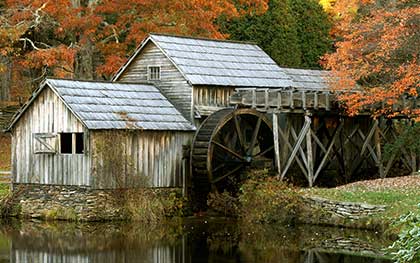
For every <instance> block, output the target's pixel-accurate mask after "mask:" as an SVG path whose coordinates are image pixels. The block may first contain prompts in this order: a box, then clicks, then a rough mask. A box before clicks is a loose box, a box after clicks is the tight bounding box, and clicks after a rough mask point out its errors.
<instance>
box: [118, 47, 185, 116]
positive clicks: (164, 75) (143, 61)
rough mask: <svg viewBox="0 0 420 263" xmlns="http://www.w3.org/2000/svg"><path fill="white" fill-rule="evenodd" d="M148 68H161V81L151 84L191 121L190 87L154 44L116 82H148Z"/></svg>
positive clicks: (145, 49) (145, 48)
mask: <svg viewBox="0 0 420 263" xmlns="http://www.w3.org/2000/svg"><path fill="white" fill-rule="evenodd" d="M148 66H160V67H161V69H160V75H161V79H160V80H159V81H153V82H152V83H154V84H155V85H156V86H157V87H159V88H160V90H161V91H163V93H164V95H165V96H166V97H167V98H168V99H169V100H170V101H171V102H172V103H173V104H174V105H175V107H176V108H177V109H178V110H179V111H180V112H181V113H182V115H184V117H185V118H187V119H188V120H190V121H192V120H193V111H192V105H191V104H192V99H191V98H192V97H191V96H192V87H191V86H190V85H189V84H188V82H187V80H186V79H185V78H184V77H183V76H182V74H181V73H180V72H179V71H178V69H177V68H176V67H175V66H174V65H173V63H172V62H171V61H170V60H169V59H168V58H167V57H166V56H165V55H164V54H163V53H162V51H160V49H159V48H158V47H156V45H155V44H153V43H151V42H149V43H148V44H147V45H146V46H145V47H144V49H143V50H142V51H141V53H140V54H139V55H138V56H137V58H136V59H135V60H134V61H133V62H132V63H131V64H130V66H129V67H128V68H127V69H126V70H125V72H124V73H123V74H122V75H121V77H120V78H119V79H118V81H124V82H144V81H148V79H147V67H148Z"/></svg>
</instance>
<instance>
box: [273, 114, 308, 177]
mask: <svg viewBox="0 0 420 263" xmlns="http://www.w3.org/2000/svg"><path fill="white" fill-rule="evenodd" d="M310 127H311V119H310V118H305V124H304V125H303V127H302V130H301V131H300V133H299V137H298V139H297V141H296V143H295V145H294V147H293V151H292V153H291V154H290V157H289V159H288V160H287V162H286V165H285V167H284V170H283V172H282V174H281V176H280V179H281V180H283V178H284V176H285V175H286V173H287V171H288V170H289V168H290V165H291V164H292V162H293V160H294V159H295V157H296V154H297V152H298V151H299V149H300V146H301V145H302V142H303V139H304V138H305V135H306V133H307V132H308V130H309V128H310ZM307 177H308V176H307Z"/></svg>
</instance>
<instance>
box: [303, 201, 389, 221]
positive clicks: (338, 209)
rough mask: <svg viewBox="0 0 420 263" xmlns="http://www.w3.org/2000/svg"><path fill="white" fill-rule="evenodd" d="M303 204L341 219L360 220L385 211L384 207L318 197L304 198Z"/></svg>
mask: <svg viewBox="0 0 420 263" xmlns="http://www.w3.org/2000/svg"><path fill="white" fill-rule="evenodd" d="M304 202H305V203H306V204H307V205H309V206H310V207H311V208H314V209H322V210H323V211H324V212H327V213H331V214H334V215H336V216H339V217H342V218H349V219H360V218H366V217H369V216H372V215H376V214H379V213H381V212H383V211H385V209H386V206H382V205H370V204H363V203H353V202H339V201H333V200H328V199H324V198H319V197H305V198H304Z"/></svg>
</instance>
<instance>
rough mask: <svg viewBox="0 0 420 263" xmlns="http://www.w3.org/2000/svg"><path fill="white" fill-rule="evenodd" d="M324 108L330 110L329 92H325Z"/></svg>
mask: <svg viewBox="0 0 420 263" xmlns="http://www.w3.org/2000/svg"><path fill="white" fill-rule="evenodd" d="M325 109H326V110H330V93H329V92H326V93H325Z"/></svg>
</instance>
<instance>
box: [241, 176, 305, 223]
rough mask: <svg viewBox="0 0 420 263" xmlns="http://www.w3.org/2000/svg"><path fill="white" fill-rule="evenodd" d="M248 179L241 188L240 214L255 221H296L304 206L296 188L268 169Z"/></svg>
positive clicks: (245, 218) (248, 219)
mask: <svg viewBox="0 0 420 263" xmlns="http://www.w3.org/2000/svg"><path fill="white" fill-rule="evenodd" d="M262 173H263V175H258V176H257V177H253V178H250V179H248V180H247V181H246V182H245V183H244V184H243V186H242V188H241V193H240V196H239V203H240V205H241V212H240V216H241V217H242V218H243V219H244V220H245V221H247V222H254V223H273V222H279V223H287V224H290V223H294V222H295V220H296V219H297V216H298V214H299V212H300V209H301V207H302V203H303V202H302V199H301V198H300V196H299V194H298V193H297V191H295V189H293V188H292V187H291V186H289V185H288V184H286V183H285V182H282V181H279V180H277V179H276V178H273V177H266V176H264V174H267V171H263V172H262Z"/></svg>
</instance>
